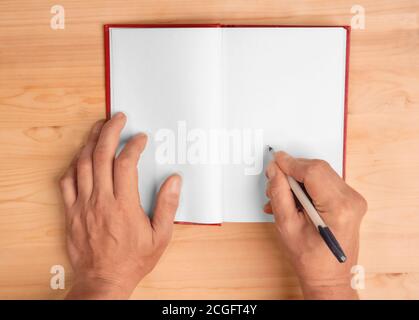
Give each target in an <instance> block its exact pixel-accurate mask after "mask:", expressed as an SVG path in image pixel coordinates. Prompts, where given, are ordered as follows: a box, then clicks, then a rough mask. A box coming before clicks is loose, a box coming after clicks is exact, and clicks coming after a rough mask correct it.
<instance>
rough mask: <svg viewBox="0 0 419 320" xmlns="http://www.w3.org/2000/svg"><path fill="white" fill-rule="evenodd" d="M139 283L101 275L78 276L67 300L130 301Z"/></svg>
mask: <svg viewBox="0 0 419 320" xmlns="http://www.w3.org/2000/svg"><path fill="white" fill-rule="evenodd" d="M137 284H138V282H136V283H133V282H132V281H126V280H123V279H116V278H108V277H104V276H100V275H83V276H77V277H76V279H75V282H74V284H73V286H72V288H71V290H70V291H69V293H68V294H67V297H66V299H70V300H72V299H74V300H84V299H86V300H88V299H92V300H94V299H98V300H107V299H111V300H123V299H128V298H129V297H130V296H131V294H132V292H133V291H134V289H135V287H136V285H137Z"/></svg>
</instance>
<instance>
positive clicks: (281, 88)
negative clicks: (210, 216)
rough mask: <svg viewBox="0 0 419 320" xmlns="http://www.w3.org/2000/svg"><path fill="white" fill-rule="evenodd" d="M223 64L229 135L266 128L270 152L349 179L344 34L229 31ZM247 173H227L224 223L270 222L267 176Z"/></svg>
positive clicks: (231, 168) (229, 169)
mask: <svg viewBox="0 0 419 320" xmlns="http://www.w3.org/2000/svg"><path fill="white" fill-rule="evenodd" d="M222 57H223V63H222V66H223V88H222V93H223V110H224V112H225V114H224V123H225V126H226V127H227V128H251V129H258V128H261V129H263V133H264V134H263V137H264V143H265V144H270V145H274V146H278V147H280V148H281V149H283V150H286V151H288V152H289V153H290V154H292V155H294V156H298V157H307V158H321V159H324V160H326V161H328V162H329V163H330V164H331V165H332V167H333V168H334V169H335V170H336V171H337V172H338V173H339V174H342V164H343V143H344V141H343V140H344V101H345V61H346V30H345V29H344V28H224V29H222ZM263 155H264V154H263V152H262V151H261V150H257V152H256V156H257V158H258V159H261V158H262V157H263ZM265 160H266V159H265ZM246 167H247V166H246V165H244V164H242V165H226V166H224V167H223V190H224V192H223V194H224V198H223V205H224V221H233V222H251V221H269V220H271V219H272V217H270V216H269V215H266V214H264V213H263V212H262V208H263V205H264V203H265V202H266V201H267V199H266V197H265V194H264V192H265V183H266V179H265V177H264V174H263V172H262V173H261V174H260V175H244V173H243V172H244V168H246Z"/></svg>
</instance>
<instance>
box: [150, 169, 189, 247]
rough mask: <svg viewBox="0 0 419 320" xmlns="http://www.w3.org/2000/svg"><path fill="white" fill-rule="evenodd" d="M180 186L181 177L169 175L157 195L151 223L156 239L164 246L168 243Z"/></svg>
mask: <svg viewBox="0 0 419 320" xmlns="http://www.w3.org/2000/svg"><path fill="white" fill-rule="evenodd" d="M181 185H182V178H181V176H180V175H178V174H174V175H171V176H170V177H169V178H167V179H166V181H165V182H164V183H163V185H162V186H161V188H160V190H159V193H158V194H157V201H156V207H155V210H154V215H153V219H152V221H151V223H152V226H153V229H154V231H155V233H156V237H157V238H158V240H159V241H162V242H163V243H165V244H166V243H168V242H169V240H170V237H171V235H172V229H173V221H174V219H175V214H176V210H177V208H178V205H179V197H180V189H181Z"/></svg>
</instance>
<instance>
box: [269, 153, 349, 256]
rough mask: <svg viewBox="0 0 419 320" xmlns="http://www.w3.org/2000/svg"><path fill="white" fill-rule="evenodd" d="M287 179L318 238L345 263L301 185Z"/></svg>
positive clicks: (329, 232) (330, 234)
mask: <svg viewBox="0 0 419 320" xmlns="http://www.w3.org/2000/svg"><path fill="white" fill-rule="evenodd" d="M268 150H269V152H271V153H274V152H275V150H274V149H273V148H272V147H271V146H268ZM287 179H288V183H289V185H290V187H291V190H292V192H293V193H294V195H295V197H296V198H297V199H298V201H300V203H301V205H302V207H303V208H304V210H305V212H306V213H307V215H308V216H309V218H310V220H311V221H312V222H313V224H314V225H315V227H316V228H317V230H318V231H319V233H320V236H321V237H322V238H323V240H324V242H326V245H327V246H328V247H329V249H330V251H332V253H333V254H334V256H335V257H336V259H337V260H338V261H339V262H341V263H343V262H345V261H346V255H345V253H344V252H343V250H342V248H341V246H340V245H339V242H338V241H337V240H336V238H335V236H334V235H333V233H332V231H330V229H329V227H328V226H327V225H326V224H325V223H324V221H323V219H322V217H321V216H320V215H319V213H318V212H317V210H316V208H315V207H314V205H313V203H312V202H311V200H310V199H311V198H310V196H309V195H308V194H307V193H306V191H305V190H304V189H303V188H302V187H301V185H300V184H299V183H298V182H297V181H295V179H294V178H293V177H290V176H287Z"/></svg>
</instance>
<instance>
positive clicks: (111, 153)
mask: <svg viewBox="0 0 419 320" xmlns="http://www.w3.org/2000/svg"><path fill="white" fill-rule="evenodd" d="M126 119H127V118H126V116H125V115H124V114H123V113H121V112H118V113H117V114H115V115H114V116H113V117H112V119H110V120H109V121H107V122H106V123H105V124H104V125H103V128H102V131H101V133H100V136H99V140H98V142H97V145H96V148H95V150H94V153H93V168H94V169H93V181H94V189H95V190H94V191H95V192H96V193H99V192H103V193H106V194H113V161H114V158H115V153H116V149H117V148H118V144H119V136H120V134H121V131H122V129H123V128H124V126H125V123H126Z"/></svg>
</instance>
